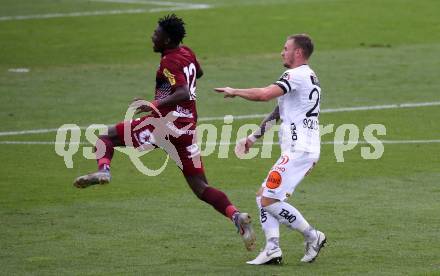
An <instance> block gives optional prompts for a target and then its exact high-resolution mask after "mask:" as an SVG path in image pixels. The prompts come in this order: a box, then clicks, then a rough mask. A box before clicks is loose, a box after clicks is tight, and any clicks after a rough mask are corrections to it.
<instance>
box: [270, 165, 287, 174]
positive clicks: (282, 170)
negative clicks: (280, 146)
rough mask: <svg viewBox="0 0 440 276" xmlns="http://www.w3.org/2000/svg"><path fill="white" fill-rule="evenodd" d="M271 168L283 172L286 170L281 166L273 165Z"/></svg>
mask: <svg viewBox="0 0 440 276" xmlns="http://www.w3.org/2000/svg"><path fill="white" fill-rule="evenodd" d="M272 170H275V171H279V172H282V173H283V172H285V171H286V168H284V167H281V166H274V167H273V169H272Z"/></svg>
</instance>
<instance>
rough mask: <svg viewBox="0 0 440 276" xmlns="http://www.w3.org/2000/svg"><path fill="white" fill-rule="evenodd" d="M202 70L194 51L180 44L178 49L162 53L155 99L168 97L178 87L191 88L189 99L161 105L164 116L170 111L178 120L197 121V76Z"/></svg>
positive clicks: (157, 74)
mask: <svg viewBox="0 0 440 276" xmlns="http://www.w3.org/2000/svg"><path fill="white" fill-rule="evenodd" d="M199 70H200V65H199V63H198V62H197V59H196V56H195V54H194V53H193V51H192V50H191V49H190V48H188V47H186V46H180V47H178V48H176V49H170V50H165V51H164V52H163V53H162V58H161V60H160V66H159V69H158V70H157V73H156V94H155V96H154V99H155V100H160V99H163V98H166V97H167V96H169V95H171V94H173V93H174V92H175V91H176V88H178V87H182V86H186V87H188V90H189V93H190V95H189V99H188V100H184V101H181V102H179V103H177V104H174V105H170V106H164V107H160V108H159V111H160V113H161V115H162V116H163V117H165V116H166V115H167V114H168V113H169V112H173V115H175V116H177V117H178V118H177V120H176V121H177V122H197V110H196V76H197V72H198V71H199Z"/></svg>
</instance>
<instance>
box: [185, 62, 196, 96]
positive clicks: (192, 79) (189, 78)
mask: <svg viewBox="0 0 440 276" xmlns="http://www.w3.org/2000/svg"><path fill="white" fill-rule="evenodd" d="M183 73H185V77H186V83H187V84H188V89H189V99H190V100H195V99H196V86H195V84H196V75H197V74H196V66H195V65H194V63H191V64H190V65H188V66H185V67H183Z"/></svg>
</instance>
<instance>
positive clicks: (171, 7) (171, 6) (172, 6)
mask: <svg viewBox="0 0 440 276" xmlns="http://www.w3.org/2000/svg"><path fill="white" fill-rule="evenodd" d="M95 1H96V0H95ZM99 2H117V3H127V4H147V5H156V6H161V7H159V8H151V9H122V10H101V11H85V12H69V13H47V14H30V15H16V16H0V21H11V20H28V19H48V18H60V17H81V16H98V15H115V14H136V13H154V12H161V11H176V10H200V9H209V8H211V7H212V6H211V5H208V4H192V3H177V2H161V1H135V0H133V1H131V0H130V1H124V0H119V1H118V0H100V1H99Z"/></svg>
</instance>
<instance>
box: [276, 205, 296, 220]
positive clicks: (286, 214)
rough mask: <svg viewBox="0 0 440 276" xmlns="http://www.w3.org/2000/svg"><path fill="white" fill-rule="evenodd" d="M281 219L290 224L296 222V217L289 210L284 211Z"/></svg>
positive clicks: (281, 213)
mask: <svg viewBox="0 0 440 276" xmlns="http://www.w3.org/2000/svg"><path fill="white" fill-rule="evenodd" d="M279 215H280V216H281V217H283V218H285V219H286V220H287V221H288V222H290V223H293V222H294V221H295V220H296V216H294V215H293V214H291V213H290V212H289V211H288V210H286V209H284V208H283V209H282V210H281V212H280V214H279Z"/></svg>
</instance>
